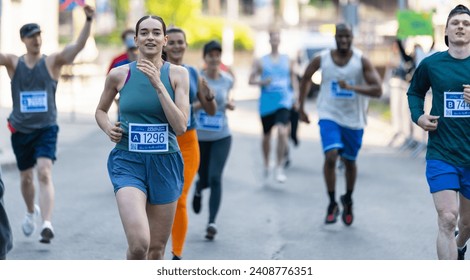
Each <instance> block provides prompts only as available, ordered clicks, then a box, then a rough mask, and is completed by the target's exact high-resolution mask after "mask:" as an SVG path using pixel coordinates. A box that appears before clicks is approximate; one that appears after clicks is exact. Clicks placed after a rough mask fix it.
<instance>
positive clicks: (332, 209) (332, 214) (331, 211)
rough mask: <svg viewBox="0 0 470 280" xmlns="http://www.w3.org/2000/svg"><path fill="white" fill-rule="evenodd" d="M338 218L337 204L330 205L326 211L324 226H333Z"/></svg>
mask: <svg viewBox="0 0 470 280" xmlns="http://www.w3.org/2000/svg"><path fill="white" fill-rule="evenodd" d="M338 216H339V209H338V203H336V202H335V203H330V205H328V209H327V210H326V218H325V224H334V223H336V218H337V217H338Z"/></svg>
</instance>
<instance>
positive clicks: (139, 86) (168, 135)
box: [116, 61, 180, 154]
mask: <svg viewBox="0 0 470 280" xmlns="http://www.w3.org/2000/svg"><path fill="white" fill-rule="evenodd" d="M169 71H170V63H168V62H165V63H164V64H163V66H162V69H161V70H160V79H161V81H162V82H163V85H164V86H165V88H166V90H167V91H168V93H169V94H170V97H171V99H172V100H173V101H174V100H175V92H174V91H173V87H172V86H171V82H170V74H169ZM119 94H120V98H119V119H120V121H121V128H122V129H123V134H122V139H121V141H120V142H119V143H117V144H116V148H117V149H120V150H125V151H131V152H141V153H153V154H167V153H174V152H178V151H179V150H180V149H179V146H178V142H177V140H176V134H175V133H174V131H173V129H172V128H171V126H170V124H169V123H168V119H167V118H166V116H165V112H164V111H163V108H162V105H161V103H160V99H159V98H158V96H157V91H156V90H155V88H154V87H153V86H152V84H151V83H150V81H149V79H148V78H147V76H145V74H144V73H143V72H141V71H140V70H138V69H137V67H136V62H135V61H134V62H132V63H129V76H128V77H127V81H126V83H125V84H124V86H123V88H122V89H121V91H120V92H119Z"/></svg>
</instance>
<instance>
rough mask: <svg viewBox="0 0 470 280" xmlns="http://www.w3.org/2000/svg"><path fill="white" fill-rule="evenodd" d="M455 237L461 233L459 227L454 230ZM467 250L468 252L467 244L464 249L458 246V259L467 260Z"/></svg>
mask: <svg viewBox="0 0 470 280" xmlns="http://www.w3.org/2000/svg"><path fill="white" fill-rule="evenodd" d="M454 235H455V237H457V235H459V229H456V230H455V232H454ZM465 252H467V245H465V246H464V247H463V248H462V249H459V248H458V247H457V260H465Z"/></svg>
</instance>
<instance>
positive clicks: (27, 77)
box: [8, 55, 57, 133]
mask: <svg viewBox="0 0 470 280" xmlns="http://www.w3.org/2000/svg"><path fill="white" fill-rule="evenodd" d="M56 90H57V81H56V80H54V79H53V78H52V77H51V76H50V75H49V72H48V71H47V67H46V56H45V55H43V56H42V57H41V59H40V60H39V61H38V62H37V63H36V65H34V67H33V68H28V66H27V65H26V62H25V60H24V55H23V56H21V57H20V58H19V59H18V65H17V66H16V69H15V73H14V75H13V78H12V80H11V96H12V101H13V111H12V112H11V114H10V116H9V118H8V121H9V122H10V124H11V125H12V126H13V128H15V129H16V130H18V131H19V132H22V133H31V132H33V131H34V130H36V129H41V128H44V127H49V126H52V125H56V124H57V107H56V102H55V94H56Z"/></svg>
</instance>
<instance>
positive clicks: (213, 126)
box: [197, 111, 224, 131]
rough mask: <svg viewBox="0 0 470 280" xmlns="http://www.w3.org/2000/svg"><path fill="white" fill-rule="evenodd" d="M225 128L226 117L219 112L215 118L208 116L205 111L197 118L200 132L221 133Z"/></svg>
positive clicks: (200, 112)
mask: <svg viewBox="0 0 470 280" xmlns="http://www.w3.org/2000/svg"><path fill="white" fill-rule="evenodd" d="M223 127H224V115H223V114H222V112H217V113H216V114H215V115H214V116H210V115H208V114H207V113H206V112H204V111H199V113H198V117H197V128H198V129H199V130H209V131H221V130H222V128H223Z"/></svg>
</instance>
